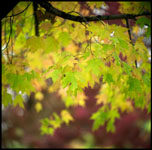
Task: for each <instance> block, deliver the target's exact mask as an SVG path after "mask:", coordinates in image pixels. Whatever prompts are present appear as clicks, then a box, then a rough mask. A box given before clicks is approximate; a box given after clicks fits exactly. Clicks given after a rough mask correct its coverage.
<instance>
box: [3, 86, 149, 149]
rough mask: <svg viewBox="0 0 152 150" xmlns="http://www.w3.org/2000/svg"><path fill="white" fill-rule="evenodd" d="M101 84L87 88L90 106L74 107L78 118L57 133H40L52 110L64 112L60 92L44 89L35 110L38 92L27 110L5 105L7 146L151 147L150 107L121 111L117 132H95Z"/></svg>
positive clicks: (4, 138)
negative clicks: (41, 107) (42, 96)
mask: <svg viewBox="0 0 152 150" xmlns="http://www.w3.org/2000/svg"><path fill="white" fill-rule="evenodd" d="M98 91H99V85H96V86H95V87H94V89H91V88H86V89H85V94H86V96H87V99H86V107H85V108H84V107H80V106H78V107H75V108H70V112H71V114H72V116H73V117H74V119H75V121H73V122H71V123H69V125H64V124H63V126H62V127H61V128H58V129H56V131H55V134H54V135H53V136H51V135H41V134H40V125H41V123H40V119H42V118H44V117H48V116H50V115H51V114H52V112H54V111H55V112H60V110H61V109H63V108H64V104H63V102H62V100H61V99H60V97H59V95H58V94H57V93H52V94H51V93H48V92H47V90H43V91H42V92H43V94H44V98H43V100H42V105H43V110H42V111H40V112H39V113H37V112H36V110H35V109H34V105H35V103H36V101H37V100H35V99H34V93H32V94H31V97H30V98H29V100H28V101H27V102H26V104H25V109H24V110H23V109H22V108H19V107H16V108H13V107H11V106H9V107H8V108H5V109H4V108H2V147H3V148H150V132H151V121H150V114H148V113H147V112H146V110H142V111H141V110H135V111H134V112H132V113H129V114H128V113H123V114H121V117H120V119H118V120H116V122H115V125H116V132H115V133H107V132H106V127H105V126H103V127H100V128H99V129H98V130H96V131H94V132H93V131H92V130H91V129H92V125H93V121H92V120H90V119H89V118H90V116H91V114H92V113H93V112H95V111H96V110H97V109H98V107H99V106H97V105H96V99H95V96H96V94H97V93H98Z"/></svg>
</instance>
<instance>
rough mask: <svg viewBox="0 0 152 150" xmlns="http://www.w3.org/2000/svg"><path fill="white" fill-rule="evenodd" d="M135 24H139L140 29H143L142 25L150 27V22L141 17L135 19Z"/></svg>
mask: <svg viewBox="0 0 152 150" xmlns="http://www.w3.org/2000/svg"><path fill="white" fill-rule="evenodd" d="M136 24H139V25H140V27H141V28H143V27H144V25H149V26H150V24H151V21H150V19H148V18H147V17H141V18H139V19H137V21H136Z"/></svg>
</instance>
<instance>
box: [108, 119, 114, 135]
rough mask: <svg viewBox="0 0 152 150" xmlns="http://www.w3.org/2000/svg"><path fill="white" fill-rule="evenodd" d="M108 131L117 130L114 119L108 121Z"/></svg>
mask: <svg viewBox="0 0 152 150" xmlns="http://www.w3.org/2000/svg"><path fill="white" fill-rule="evenodd" d="M106 129H107V132H109V131H111V132H114V131H115V125H114V119H110V120H109V121H108V123H107V127H106Z"/></svg>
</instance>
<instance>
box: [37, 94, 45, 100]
mask: <svg viewBox="0 0 152 150" xmlns="http://www.w3.org/2000/svg"><path fill="white" fill-rule="evenodd" d="M35 98H36V99H37V100H42V99H43V98H44V96H43V94H42V93H41V92H37V93H36V94H35Z"/></svg>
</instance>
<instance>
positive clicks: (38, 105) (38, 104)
mask: <svg viewBox="0 0 152 150" xmlns="http://www.w3.org/2000/svg"><path fill="white" fill-rule="evenodd" d="M35 109H36V111H37V112H40V111H41V110H42V104H41V103H40V102H37V103H36V104H35Z"/></svg>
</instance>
